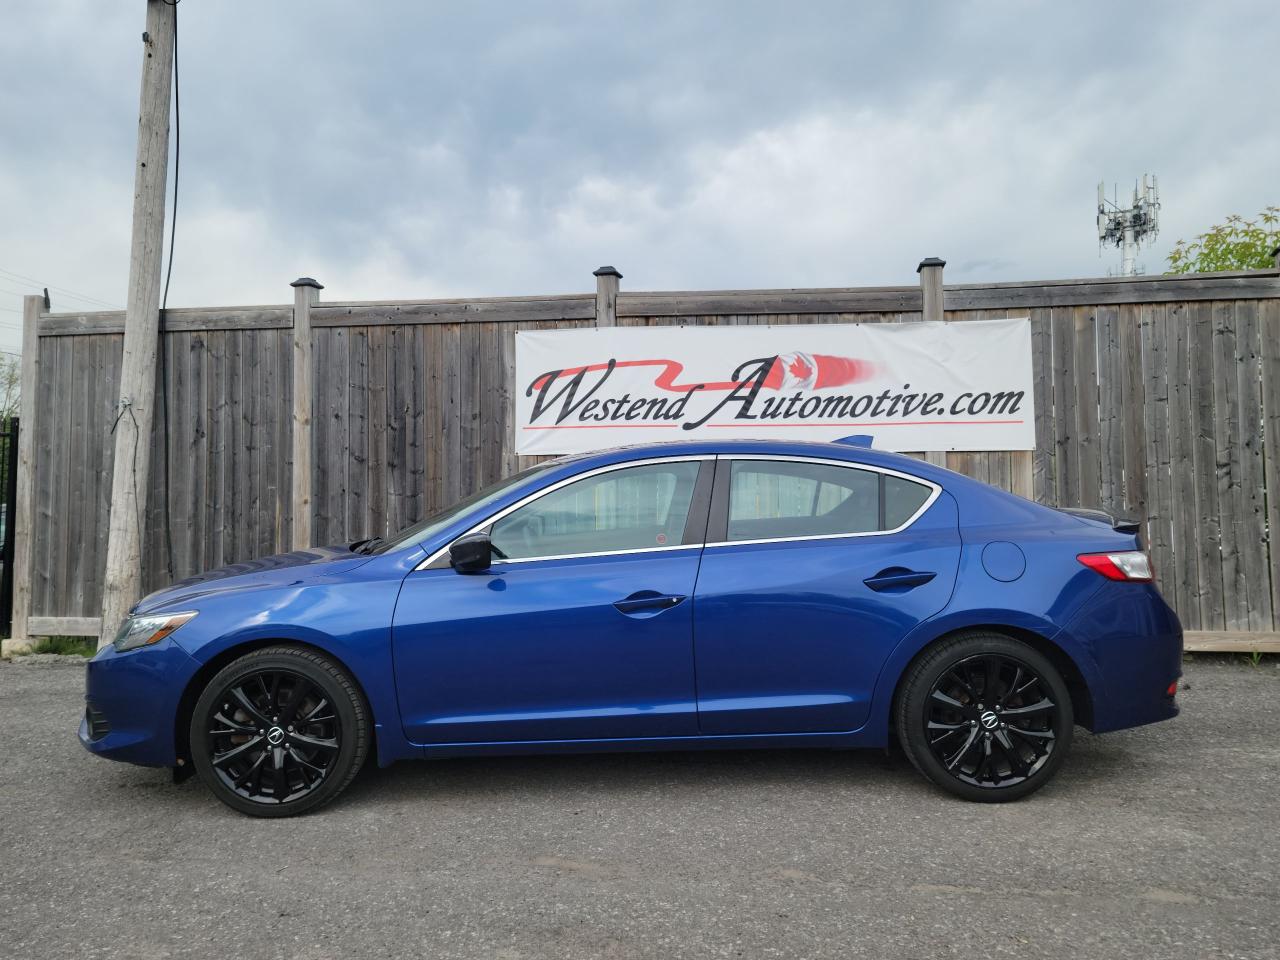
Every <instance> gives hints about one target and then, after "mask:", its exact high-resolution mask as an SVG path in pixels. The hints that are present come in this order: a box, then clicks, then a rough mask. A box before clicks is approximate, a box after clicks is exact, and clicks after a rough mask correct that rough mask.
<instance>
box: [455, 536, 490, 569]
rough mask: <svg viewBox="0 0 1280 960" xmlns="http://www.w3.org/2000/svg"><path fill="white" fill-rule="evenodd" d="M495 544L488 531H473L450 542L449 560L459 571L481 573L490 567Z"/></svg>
mask: <svg viewBox="0 0 1280 960" xmlns="http://www.w3.org/2000/svg"><path fill="white" fill-rule="evenodd" d="M492 558H493V544H492V543H490V542H489V535H488V534H487V533H473V534H471V536H469V537H462V538H461V539H458V540H455V541H453V543H451V544H449V561H450V562H451V563H452V564H453V569H455V570H457V571H458V572H459V573H480V572H481V571H483V570H488V569H489V563H490V561H491V560H492Z"/></svg>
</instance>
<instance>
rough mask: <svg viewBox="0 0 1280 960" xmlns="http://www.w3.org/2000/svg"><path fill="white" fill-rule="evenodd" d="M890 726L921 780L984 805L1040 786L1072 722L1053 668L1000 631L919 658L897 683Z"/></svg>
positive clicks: (1063, 689) (955, 640) (1052, 769)
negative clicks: (895, 729)
mask: <svg viewBox="0 0 1280 960" xmlns="http://www.w3.org/2000/svg"><path fill="white" fill-rule="evenodd" d="M895 719H896V721H897V724H898V734H899V738H900V740H901V741H902V745H903V749H904V750H905V751H906V753H907V756H908V757H909V758H910V759H911V761H912V763H913V764H915V766H916V768H917V769H919V770H920V772H921V773H923V774H924V775H925V776H926V777H928V778H929V779H930V780H932V781H933V782H934V783H936V784H938V785H939V786H941V787H943V788H944V789H946V790H948V791H950V792H951V793H954V794H956V795H957V796H961V797H964V798H965V799H969V800H984V801H1001V800H1013V799H1016V798H1018V797H1022V796H1025V795H1027V794H1028V793H1031V792H1032V791H1034V790H1037V789H1039V788H1040V787H1041V786H1042V785H1043V784H1044V783H1046V782H1047V781H1048V780H1049V779H1050V778H1051V777H1052V776H1053V774H1054V772H1055V771H1056V770H1057V768H1058V767H1059V766H1060V765H1061V763H1062V760H1063V758H1064V757H1065V754H1066V751H1067V748H1068V747H1069V745H1070V743H1071V734H1072V730H1073V723H1074V718H1073V714H1072V707H1071V698H1070V695H1069V693H1068V691H1067V689H1066V685H1065V684H1064V683H1063V681H1062V678H1061V676H1060V674H1059V673H1058V671H1057V670H1056V669H1055V668H1054V666H1053V664H1052V663H1050V662H1049V660H1048V659H1047V658H1045V657H1044V656H1043V655H1041V654H1040V653H1039V652H1038V651H1036V650H1035V649H1034V648H1032V647H1030V646H1028V645H1027V644H1024V643H1021V642H1019V641H1017V640H1013V639H1012V638H1009V637H1005V636H1002V635H999V634H966V635H963V636H959V637H955V638H952V639H950V640H948V641H945V642H943V643H942V644H940V645H939V646H938V647H937V648H936V649H932V650H930V651H927V652H926V654H925V655H924V656H923V657H922V658H921V659H920V660H919V661H918V662H917V663H916V664H915V665H914V666H913V667H912V669H911V670H910V671H909V674H908V676H907V678H906V680H905V681H904V684H903V688H902V692H901V694H900V696H899V701H898V704H897V709H896V710H895Z"/></svg>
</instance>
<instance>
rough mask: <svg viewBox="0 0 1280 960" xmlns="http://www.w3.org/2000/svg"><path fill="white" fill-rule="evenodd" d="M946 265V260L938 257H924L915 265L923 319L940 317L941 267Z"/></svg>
mask: <svg viewBox="0 0 1280 960" xmlns="http://www.w3.org/2000/svg"><path fill="white" fill-rule="evenodd" d="M946 265H947V261H945V260H941V259H939V258H938V257H925V258H924V259H923V260H921V261H920V266H918V267H916V273H918V274H920V295H921V297H922V299H923V301H924V305H923V307H922V308H921V309H922V311H923V313H924V318H923V319H925V320H941V319H942V311H943V309H944V306H943V299H942V268H943V267H945V266H946Z"/></svg>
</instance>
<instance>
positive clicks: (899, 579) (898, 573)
mask: <svg viewBox="0 0 1280 960" xmlns="http://www.w3.org/2000/svg"><path fill="white" fill-rule="evenodd" d="M936 576H937V574H936V573H930V572H929V571H927V570H908V569H907V568H906V567H889V568H888V569H886V570H881V571H880V572H879V573H877V574H876V575H875V576H874V577H867V579H865V580H863V581H862V582H863V583H865V584H866V585H867V586H868V587H870V588H871V589H872V590H875V591H877V592H880V593H884V592H892V593H902V592H903V591H905V590H910V589H911V588H912V587H919V586H922V585H923V584H926V583H928V582H929V581H930V580H932V579H933V578H934V577H936Z"/></svg>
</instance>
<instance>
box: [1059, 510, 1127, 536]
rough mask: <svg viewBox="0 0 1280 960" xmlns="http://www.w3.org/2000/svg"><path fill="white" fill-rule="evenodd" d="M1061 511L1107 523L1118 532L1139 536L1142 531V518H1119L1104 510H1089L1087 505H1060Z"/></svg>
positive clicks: (1084, 518)
mask: <svg viewBox="0 0 1280 960" xmlns="http://www.w3.org/2000/svg"><path fill="white" fill-rule="evenodd" d="M1058 512H1059V513H1069V514H1071V516H1073V517H1079V518H1080V519H1081V520H1093V521H1095V522H1097V523H1105V524H1106V525H1107V526H1108V527H1110V528H1111V529H1112V530H1114V531H1116V533H1130V534H1133V535H1134V536H1138V535H1139V534H1141V533H1142V521H1140V520H1119V519H1117V518H1115V517H1113V516H1111V514H1109V513H1107V512H1106V511H1104V510H1089V509H1086V508H1085V507H1058Z"/></svg>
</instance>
